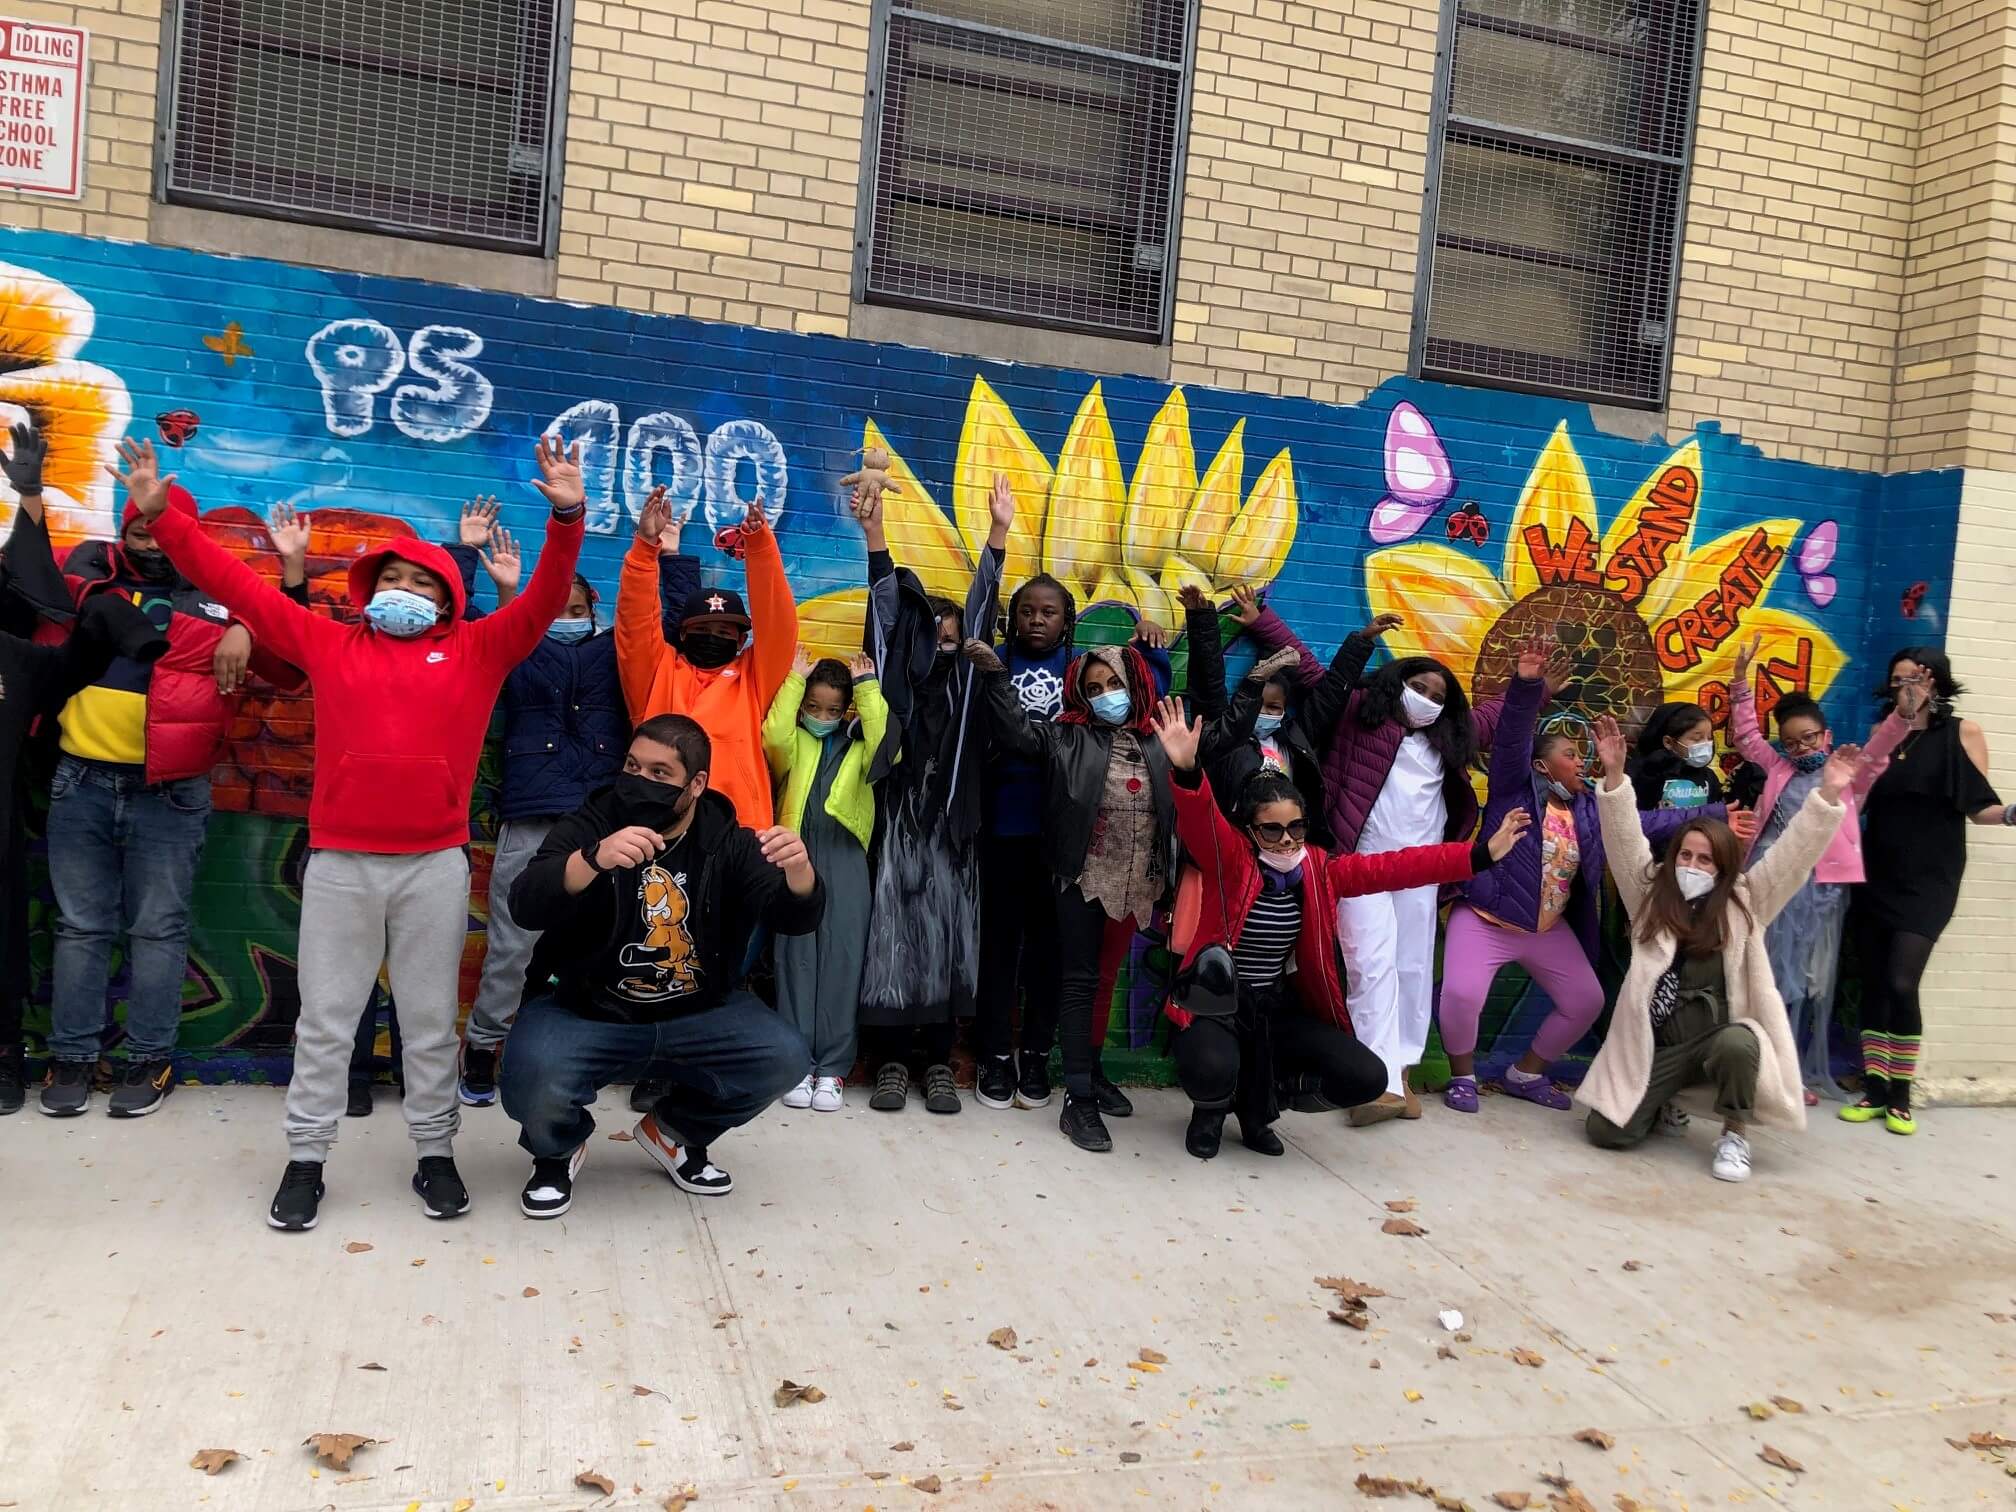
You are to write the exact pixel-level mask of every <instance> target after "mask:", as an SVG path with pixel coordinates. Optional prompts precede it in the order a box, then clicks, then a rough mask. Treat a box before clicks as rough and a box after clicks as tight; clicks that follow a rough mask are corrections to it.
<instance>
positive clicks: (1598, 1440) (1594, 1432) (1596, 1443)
mask: <svg viewBox="0 0 2016 1512" xmlns="http://www.w3.org/2000/svg"><path fill="white" fill-rule="evenodd" d="M1575 1442H1576V1443H1578V1444H1587V1445H1589V1446H1590V1447H1591V1448H1592V1449H1608V1448H1609V1447H1610V1446H1611V1445H1612V1444H1614V1443H1616V1442H1617V1440H1615V1439H1614V1438H1612V1437H1611V1436H1610V1435H1609V1434H1607V1433H1605V1432H1604V1431H1603V1430H1602V1429H1601V1428H1584V1429H1583V1430H1582V1431H1581V1432H1580V1433H1578V1434H1576V1435H1575Z"/></svg>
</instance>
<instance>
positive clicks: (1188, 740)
mask: <svg viewBox="0 0 2016 1512" xmlns="http://www.w3.org/2000/svg"><path fill="white" fill-rule="evenodd" d="M1149 728H1150V729H1152V730H1154V732H1155V738H1156V739H1157V740H1159V741H1161V742H1162V750H1163V752H1164V753H1165V754H1166V755H1167V756H1168V757H1169V765H1171V766H1172V767H1174V768H1176V770H1177V771H1179V772H1187V771H1189V770H1190V769H1191V768H1192V767H1194V766H1196V765H1197V746H1198V744H1199V742H1201V741H1202V740H1203V738H1204V721H1203V720H1201V719H1193V720H1189V721H1185V719H1184V718H1183V700H1182V699H1180V698H1164V699H1160V700H1158V701H1157V702H1156V705H1155V715H1154V718H1153V719H1151V720H1150V721H1149Z"/></svg>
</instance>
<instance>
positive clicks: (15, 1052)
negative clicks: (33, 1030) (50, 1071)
mask: <svg viewBox="0 0 2016 1512" xmlns="http://www.w3.org/2000/svg"><path fill="white" fill-rule="evenodd" d="M27 1100H28V1071H27V1067H26V1065H25V1064H24V1063H23V1061H22V1056H21V1047H20V1046H19V1045H11V1046H9V1047H8V1048H7V1049H4V1050H0V1113H19V1112H20V1111H21V1105H22V1104H23V1103H24V1102H26V1101H27Z"/></svg>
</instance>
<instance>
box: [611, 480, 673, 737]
mask: <svg viewBox="0 0 2016 1512" xmlns="http://www.w3.org/2000/svg"><path fill="white" fill-rule="evenodd" d="M671 519H672V505H671V503H670V502H669V501H668V500H667V498H666V496H665V490H664V489H663V488H655V489H653V490H652V491H651V497H650V498H648V499H646V500H645V501H644V508H643V510H642V512H640V513H639V515H638V516H637V535H636V537H635V538H634V539H633V540H632V541H631V542H630V549H629V550H628V551H626V552H625V553H624V554H623V565H622V567H621V568H620V569H619V571H618V573H617V577H616V677H617V680H618V681H619V682H621V683H622V685H623V702H624V704H625V706H626V707H628V709H629V710H630V717H631V719H632V720H641V719H643V717H644V712H645V710H646V708H647V707H648V706H649V705H650V702H651V685H652V684H653V683H654V682H655V681H656V680H657V677H658V666H659V663H661V662H662V661H664V659H665V658H666V657H668V656H677V655H678V654H679V653H678V652H677V651H675V650H674V649H673V648H672V646H671V645H670V644H669V643H668V642H667V640H666V638H665V632H664V627H663V625H662V623H661V611H660V604H659V597H658V595H659V576H658V542H659V538H660V536H661V535H662V534H663V533H664V531H665V529H666V527H667V526H668V525H669V524H670V522H671Z"/></svg>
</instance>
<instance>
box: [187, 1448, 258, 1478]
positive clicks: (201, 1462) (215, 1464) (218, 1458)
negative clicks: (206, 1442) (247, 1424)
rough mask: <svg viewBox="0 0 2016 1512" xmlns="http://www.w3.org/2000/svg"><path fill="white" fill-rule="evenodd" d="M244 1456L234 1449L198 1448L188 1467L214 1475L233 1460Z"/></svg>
mask: <svg viewBox="0 0 2016 1512" xmlns="http://www.w3.org/2000/svg"><path fill="white" fill-rule="evenodd" d="M244 1457H245V1456H244V1455H242V1454H240V1453H239V1452H238V1451H237V1450H236V1449H198V1450H197V1451H196V1453H195V1455H194V1456H193V1457H192V1458H191V1459H190V1461H189V1468H190V1469H191V1470H201V1471H202V1472H203V1473H204V1474H205V1475H215V1474H217V1473H218V1472H219V1471H220V1470H222V1469H223V1468H224V1467H225V1466H226V1465H228V1464H230V1463H231V1462H232V1461H233V1460H236V1459H243V1458H244Z"/></svg>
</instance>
